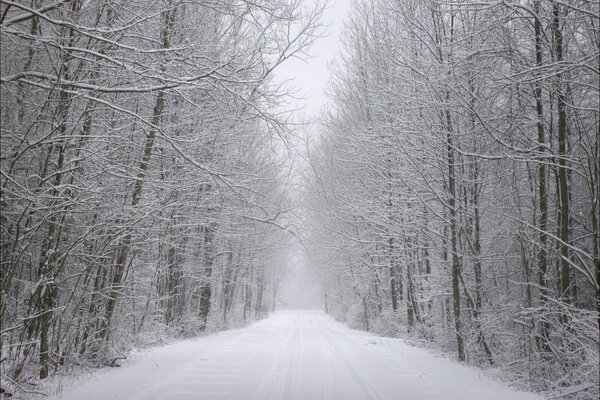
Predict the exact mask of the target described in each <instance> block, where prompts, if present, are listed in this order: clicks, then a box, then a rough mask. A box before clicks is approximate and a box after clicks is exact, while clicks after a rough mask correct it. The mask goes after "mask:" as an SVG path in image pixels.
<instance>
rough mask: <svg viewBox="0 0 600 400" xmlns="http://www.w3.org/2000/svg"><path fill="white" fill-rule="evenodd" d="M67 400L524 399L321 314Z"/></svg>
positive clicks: (194, 344) (296, 314)
mask: <svg viewBox="0 0 600 400" xmlns="http://www.w3.org/2000/svg"><path fill="white" fill-rule="evenodd" d="M56 398H57V399H68V400H83V399H87V400H101V399H102V400H104V399H124V400H150V399H156V400H169V399H173V400H205V399H211V400H212V399H215V400H216V399H227V400H246V399H255V400H317V399H322V400H353V399H354V400H370V399H373V400H379V399H381V400H383V399H390V400H391V399H394V400H421V399H423V400H442V399H446V400H451V399H456V400H526V399H531V400H533V399H539V398H538V397H537V396H535V395H533V394H527V393H520V392H516V391H514V390H513V389H511V388H508V387H507V386H504V385H502V384H500V383H497V382H495V381H492V380H490V379H489V378H486V377H485V376H483V374H482V373H480V372H478V371H477V370H475V369H471V368H467V367H464V366H461V365H459V364H457V363H453V362H451V361H448V360H445V359H441V358H437V357H434V356H432V355H431V354H429V353H427V352H425V351H423V350H420V349H418V348H415V347H411V346H408V345H406V344H404V343H403V342H402V341H401V340H398V339H388V338H379V337H376V336H373V335H370V334H368V333H364V332H360V331H355V330H351V329H349V328H347V327H345V326H344V325H342V324H340V323H338V322H336V321H334V320H333V319H331V318H330V317H328V316H327V315H325V314H324V313H321V312H318V311H283V312H278V313H275V314H273V315H272V316H271V317H269V318H267V319H265V320H263V321H260V322H258V323H256V324H254V325H252V326H250V327H247V328H244V329H239V330H234V331H227V332H222V333H219V334H216V335H212V336H207V337H202V338H198V339H195V340H187V341H182V342H179V343H176V344H172V345H168V346H164V347H160V348H155V349H152V350H150V351H147V352H141V353H138V354H136V355H135V356H134V357H132V358H130V359H129V360H128V361H127V362H126V363H125V364H124V365H123V367H121V368H113V369H109V370H105V371H101V372H98V373H95V374H93V375H92V376H91V377H85V378H80V379H79V380H78V381H75V383H73V384H71V386H68V387H66V388H65V389H64V391H63V393H62V395H61V396H60V397H56Z"/></svg>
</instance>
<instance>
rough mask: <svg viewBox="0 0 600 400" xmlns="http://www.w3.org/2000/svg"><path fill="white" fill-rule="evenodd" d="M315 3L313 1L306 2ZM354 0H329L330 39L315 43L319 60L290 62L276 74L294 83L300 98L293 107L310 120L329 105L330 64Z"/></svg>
mask: <svg viewBox="0 0 600 400" xmlns="http://www.w3.org/2000/svg"><path fill="white" fill-rule="evenodd" d="M304 1H305V2H307V3H312V2H313V0H304ZM350 1H351V0H329V8H328V9H327V10H325V14H324V16H323V19H322V22H323V23H324V24H325V25H327V27H326V30H325V32H326V33H325V34H326V36H325V37H323V38H320V39H317V41H316V42H315V43H314V45H313V46H312V47H311V50H310V54H312V55H314V56H315V57H313V58H310V59H308V60H306V61H301V60H298V59H295V58H293V59H288V60H286V62H285V63H284V64H282V65H281V66H280V69H279V71H278V72H276V76H277V79H278V80H280V81H282V80H288V79H289V80H290V81H291V84H292V85H293V87H295V88H296V89H297V94H296V96H297V97H304V98H305V99H298V100H297V101H295V102H294V104H290V106H291V107H292V108H302V107H303V112H304V113H305V114H306V116H308V117H313V116H315V115H316V114H317V113H318V111H319V110H320V109H321V108H322V106H323V105H324V104H325V102H326V98H325V92H324V91H325V86H326V84H327V80H328V78H329V70H328V64H329V63H330V62H331V61H332V60H333V58H334V57H335V55H336V53H337V52H338V49H339V36H340V33H341V31H342V28H343V20H344V18H345V16H346V15H347V13H348V10H349V8H350Z"/></svg>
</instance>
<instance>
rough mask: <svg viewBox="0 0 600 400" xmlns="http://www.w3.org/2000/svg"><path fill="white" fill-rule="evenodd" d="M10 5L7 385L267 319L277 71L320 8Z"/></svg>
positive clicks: (133, 2) (279, 208) (4, 61)
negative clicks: (138, 347) (231, 325)
mask: <svg viewBox="0 0 600 400" xmlns="http://www.w3.org/2000/svg"><path fill="white" fill-rule="evenodd" d="M1 4H2V9H1V13H0V14H1V18H2V37H1V44H2V56H1V65H2V99H1V105H2V119H1V123H2V142H1V153H2V183H1V186H2V191H1V206H2V243H1V246H2V247H1V252H2V265H1V268H2V292H1V293H2V299H1V300H2V303H1V304H2V306H1V321H2V340H1V344H2V349H1V351H2V386H3V388H6V387H7V386H11V387H12V390H19V389H20V390H23V391H31V390H37V389H36V388H35V387H33V386H31V385H29V383H35V382H36V380H37V379H38V378H42V379H43V378H46V377H48V376H49V375H53V374H57V373H59V374H62V373H64V372H68V371H69V369H70V368H71V367H73V366H106V365H108V366H114V365H116V364H117V363H118V360H119V359H121V358H123V357H125V354H126V352H127V351H128V349H130V348H131V347H132V346H136V345H143V344H151V343H158V342H159V341H160V340H162V339H165V338H173V337H189V336H195V335H198V334H199V333H201V332H203V331H205V330H206V329H207V328H208V329H212V330H214V329H219V328H220V327H223V326H227V325H228V323H229V320H230V318H231V315H232V314H235V316H236V321H242V320H246V319H251V318H255V317H257V316H261V315H263V314H265V313H266V312H268V311H270V310H271V309H272V307H273V306H274V293H275V291H276V288H277V284H278V272H277V266H278V265H281V261H280V260H279V258H281V257H282V254H283V251H284V250H282V249H285V248H286V246H287V242H288V241H289V237H288V236H286V235H284V234H283V233H282V232H283V230H282V229H281V224H283V223H284V222H282V218H283V217H284V216H285V214H286V213H287V212H288V211H289V210H288V206H289V201H288V194H287V191H286V184H285V182H286V177H287V176H288V175H289V167H290V163H289V162H288V160H287V159H288V157H287V154H286V152H285V149H284V147H283V146H282V141H281V139H280V138H285V137H286V135H287V133H286V131H287V126H286V125H285V119H286V116H285V115H283V114H281V113H278V112H277V110H278V108H277V104H278V102H279V101H281V99H282V98H283V97H284V96H285V95H286V91H285V89H282V88H281V87H280V86H279V85H276V84H274V83H273V82H272V75H273V71H274V70H275V68H277V67H278V65H280V64H281V63H282V62H283V61H284V60H286V59H287V58H288V57H292V56H302V54H303V53H304V51H305V49H306V47H307V46H308V45H309V44H310V43H311V42H312V41H313V40H314V38H315V30H316V29H317V28H318V17H319V14H320V13H321V11H322V7H321V6H315V7H312V9H309V8H307V7H305V6H303V5H302V4H301V3H300V2H298V1H290V2H280V1H270V0H268V1H259V2H256V3H255V2H249V1H237V0H233V1H228V0H224V1H220V0H219V1H211V2H205V1H183V0H161V1H145V0H101V1H82V0H70V1H67V0H63V1H59V0H57V1H55V2H46V1H39V0H31V1H18V2H17V1H15V2H13V1H8V0H7V1H4V0H2V2H1ZM282 149H284V150H282Z"/></svg>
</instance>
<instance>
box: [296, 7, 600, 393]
mask: <svg viewBox="0 0 600 400" xmlns="http://www.w3.org/2000/svg"><path fill="white" fill-rule="evenodd" d="M599 24H600V19H599V5H598V2H597V1H588V0H573V1H568V2H561V1H550V0H528V1H514V2H513V1H508V2H507V1H504V2H487V1H483V2H481V1H477V2H471V1H465V2H454V1H441V2H440V1H429V0H418V1H417V0H414V1H411V0H406V1H399V2H398V1H387V0H356V1H355V2H354V4H353V10H352V12H351V16H350V18H349V20H348V21H347V26H346V30H345V33H344V35H343V40H344V47H343V50H342V54H341V56H340V57H339V58H338V60H337V64H336V65H335V66H334V67H333V77H332V82H331V87H330V92H331V99H332V102H333V103H332V107H331V109H330V110H329V112H328V113H327V114H326V115H325V117H324V121H323V124H322V129H321V130H322V132H321V134H320V135H319V138H318V139H317V140H316V141H315V143H313V144H312V145H311V149H310V158H309V159H310V164H311V166H312V170H313V173H312V177H311V178H310V179H311V180H310V184H311V185H312V190H310V191H309V193H308V199H309V200H308V202H309V209H310V212H309V215H310V218H311V220H312V223H313V226H314V227H313V230H312V233H311V234H310V235H311V238H312V245H311V246H312V251H313V252H314V253H315V254H318V258H317V260H316V264H318V265H321V266H322V267H321V270H322V273H323V275H324V276H325V279H326V283H325V301H326V306H327V308H328V311H329V312H332V313H334V314H335V315H337V316H339V317H340V318H345V319H347V320H349V321H352V322H353V323H356V324H358V325H359V326H361V327H363V328H366V329H368V330H375V331H378V332H384V333H387V334H391V335H397V334H399V333H400V332H404V333H406V331H408V332H410V334H411V335H413V337H415V338H420V339H423V340H425V341H431V342H434V343H436V344H438V345H440V346H443V347H444V348H446V349H448V350H452V351H453V352H454V354H456V357H457V359H458V360H461V361H463V360H465V361H468V362H470V363H473V364H481V365H494V366H499V367H501V368H503V369H506V370H508V372H509V373H510V374H511V375H512V377H513V379H514V380H515V382H516V384H518V385H520V386H524V387H527V388H530V389H533V390H538V391H550V390H560V389H561V388H563V389H564V388H565V387H569V389H568V390H567V391H568V392H569V393H571V396H573V397H575V396H580V397H577V398H590V399H592V398H593V399H595V398H597V396H598V362H599V359H598V324H599V315H598V306H599V303H598V301H599V291H598V288H599V283H600V275H599V268H600V264H599V255H598V253H599V241H600V233H599V228H598V214H599V212H600V211H599V208H598V206H599V204H600V172H599V163H600V133H599V128H600V125H599V121H600V114H599V110H598V107H599V69H598V65H599V60H600V52H599V49H600V47H599V44H600V34H599V32H600V31H599V26H600V25H599ZM309 187H310V186H309ZM323 238H327V240H324V239H323Z"/></svg>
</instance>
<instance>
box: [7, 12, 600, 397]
mask: <svg viewBox="0 0 600 400" xmlns="http://www.w3.org/2000/svg"><path fill="white" fill-rule="evenodd" d="M0 5H1V8H0V18H1V32H0V33H1V35H0V45H1V53H0V71H1V81H0V83H1V86H0V90H1V92H0V94H1V96H0V106H1V116H0V123H1V130H0V133H1V137H0V138H1V140H0V153H1V156H0V161H1V176H0V186H1V191H0V206H1V215H0V229H1V231H0V233H1V237H0V239H1V240H0V246H1V247H0V256H1V265H0V268H1V272H2V277H1V285H2V287H1V292H0V293H1V303H0V323H1V338H0V346H1V347H0V361H1V368H0V372H1V385H2V388H3V390H7V391H10V392H11V393H20V394H21V395H27V394H33V393H37V392H39V391H40V390H41V389H40V388H41V387H42V384H41V382H44V381H45V380H47V379H48V378H52V377H53V376H62V375H68V374H70V373H72V372H73V371H76V370H79V369H82V368H83V369H92V368H109V367H117V366H118V365H119V364H120V362H121V360H124V359H126V358H127V355H128V353H129V352H130V351H131V350H133V349H135V348H143V347H148V346H157V345H161V344H163V343H166V342H168V341H170V340H174V339H181V338H191V337H197V336H200V335H204V334H207V333H210V332H217V331H222V330H226V329H230V328H234V327H239V326H242V325H244V324H246V323H250V322H252V321H255V320H257V319H261V318H264V317H266V316H267V315H268V314H269V313H270V312H272V311H273V310H275V309H276V308H278V307H280V306H282V305H284V304H283V301H282V300H281V299H282V293H281V292H282V290H285V289H286V287H285V285H283V282H285V279H286V278H285V276H286V265H287V264H289V263H290V259H291V258H294V257H296V258H298V254H300V253H301V254H302V256H301V257H300V258H301V259H302V260H303V262H304V263H305V264H306V265H305V268H306V269H307V271H309V272H310V274H311V275H312V276H314V277H315V281H317V283H315V285H316V287H317V288H318V289H317V292H318V297H319V298H318V302H319V305H320V306H321V307H322V308H323V309H324V310H325V311H326V312H327V313H329V314H330V315H332V316H334V317H335V318H336V319H338V320H340V321H342V322H344V323H346V324H348V325H349V326H351V327H354V328H357V329H362V330H366V331H370V332H375V333H378V334H381V335H385V336H390V337H401V338H404V339H406V340H407V341H409V342H411V343H414V344H415V345H418V346H424V347H433V348H436V349H438V350H440V351H443V352H445V354H447V355H448V357H451V358H453V359H455V360H457V361H459V362H463V363H466V364H468V365H473V366H478V367H481V368H486V369H494V370H497V371H499V373H500V374H502V376H504V377H506V379H508V380H509V381H510V382H511V383H512V384H513V385H514V386H515V387H518V388H522V389H525V390H529V391H535V392H541V393H542V394H548V395H549V396H550V395H552V394H556V393H559V394H560V396H561V397H560V398H572V399H596V398H598V395H599V378H598V376H599V373H600V371H599V363H600V359H599V339H598V338H599V328H600V314H599V309H600V254H599V252H600V231H599V218H600V209H599V207H600V110H599V107H600V100H599V99H600V67H599V65H600V6H599V4H598V2H597V0H504V1H495V0H494V1H491V0H483V1H474V0H402V1H397V0H353V1H352V5H351V7H350V11H349V14H348V17H347V19H346V20H345V24H344V30H343V32H342V36H341V42H342V46H341V51H340V52H339V54H338V55H337V56H336V58H335V61H334V63H333V64H332V65H331V68H330V79H329V85H328V87H327V93H328V97H329V103H328V105H327V106H326V107H325V108H324V109H323V110H322V112H321V113H320V114H319V116H318V117H317V118H315V120H312V121H308V122H307V121H304V122H299V120H300V118H298V116H297V110H294V109H293V108H290V107H289V102H290V99H291V98H293V97H294V89H293V88H292V87H291V86H290V85H288V84H287V83H286V82H283V83H282V82H281V81H279V80H278V79H276V74H277V71H278V70H279V68H280V66H281V65H283V64H285V63H286V61H287V60H288V59H293V58H300V59H310V57H311V54H310V48H311V45H312V44H313V43H314V42H315V41H316V40H319V38H320V37H322V36H323V35H325V34H326V33H325V32H326V23H325V22H324V21H322V15H323V13H324V11H325V10H326V9H327V7H328V4H327V3H325V2H320V1H314V2H313V1H302V0H285V1H278V0H256V1H249V0H210V1H206V0H156V1H154V0H152V1H151V0H97V1H84V0H49V1H45V0H0ZM313 289H314V288H313Z"/></svg>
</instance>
